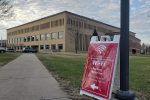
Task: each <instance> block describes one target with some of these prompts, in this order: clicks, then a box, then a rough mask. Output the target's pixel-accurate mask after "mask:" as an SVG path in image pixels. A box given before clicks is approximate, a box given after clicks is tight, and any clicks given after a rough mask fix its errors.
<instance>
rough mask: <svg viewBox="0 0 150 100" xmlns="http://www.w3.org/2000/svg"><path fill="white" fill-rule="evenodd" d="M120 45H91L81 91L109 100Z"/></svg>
mask: <svg viewBox="0 0 150 100" xmlns="http://www.w3.org/2000/svg"><path fill="white" fill-rule="evenodd" d="M117 48H118V43H91V44H90V46H89V50H88V58H87V60H86V65H85V69H84V75H83V79H82V85H81V91H84V92H87V93H89V94H90V95H94V96H97V97H100V98H104V99H106V100H107V99H109V96H110V92H111V87H112V80H113V74H114V68H115V63H116V55H117Z"/></svg>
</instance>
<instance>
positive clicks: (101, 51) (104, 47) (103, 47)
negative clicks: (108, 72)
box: [97, 45, 106, 54]
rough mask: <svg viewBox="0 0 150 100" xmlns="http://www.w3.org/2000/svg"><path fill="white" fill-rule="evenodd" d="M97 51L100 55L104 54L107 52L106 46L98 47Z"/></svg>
mask: <svg viewBox="0 0 150 100" xmlns="http://www.w3.org/2000/svg"><path fill="white" fill-rule="evenodd" d="M97 50H98V51H99V53H100V54H102V53H103V52H104V51H105V50H106V46H105V45H100V46H98V47H97Z"/></svg>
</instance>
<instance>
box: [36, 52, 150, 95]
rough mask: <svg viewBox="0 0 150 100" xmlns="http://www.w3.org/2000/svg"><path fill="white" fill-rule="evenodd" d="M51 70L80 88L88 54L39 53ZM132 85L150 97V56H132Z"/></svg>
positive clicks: (134, 88)
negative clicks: (57, 54)
mask: <svg viewBox="0 0 150 100" xmlns="http://www.w3.org/2000/svg"><path fill="white" fill-rule="evenodd" d="M37 56H38V57H39V59H40V60H41V61H42V62H43V63H44V64H45V65H46V66H47V69H48V70H50V72H53V73H55V74H57V75H58V77H59V78H60V79H62V80H66V81H68V82H69V87H73V88H75V89H77V90H79V88H80V85H81V78H82V75H83V69H84V63H85V58H86V56H71V55H69V56H62V55H61V56H56V55H50V54H38V55H37ZM130 87H131V89H132V90H134V91H137V93H140V94H141V95H142V96H144V97H147V98H150V57H138V56H136V57H135V56H132V57H130Z"/></svg>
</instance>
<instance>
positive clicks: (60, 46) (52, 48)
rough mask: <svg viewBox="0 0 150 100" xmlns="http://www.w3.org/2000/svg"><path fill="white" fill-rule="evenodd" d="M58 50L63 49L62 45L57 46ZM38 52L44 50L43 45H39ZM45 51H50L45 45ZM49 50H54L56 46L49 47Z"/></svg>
mask: <svg viewBox="0 0 150 100" xmlns="http://www.w3.org/2000/svg"><path fill="white" fill-rule="evenodd" d="M57 47H58V50H62V49H63V44H57ZM40 50H44V45H40ZM45 50H50V45H45ZM51 50H56V44H52V45H51Z"/></svg>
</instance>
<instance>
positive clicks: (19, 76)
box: [0, 54, 69, 100]
mask: <svg viewBox="0 0 150 100" xmlns="http://www.w3.org/2000/svg"><path fill="white" fill-rule="evenodd" d="M67 97H68V96H67V94H66V93H65V92H63V91H62V90H61V89H60V87H59V85H58V83H57V82H56V80H55V79H54V78H53V77H52V76H51V75H50V74H49V72H48V71H47V70H46V68H45V67H44V66H43V65H42V64H41V62H40V61H39V60H38V59H37V57H36V56H35V55H34V54H23V55H21V56H20V57H18V58H17V59H16V60H14V61H12V62H10V63H8V64H7V65H5V66H4V67H2V68H0V100H69V99H67Z"/></svg>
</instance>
